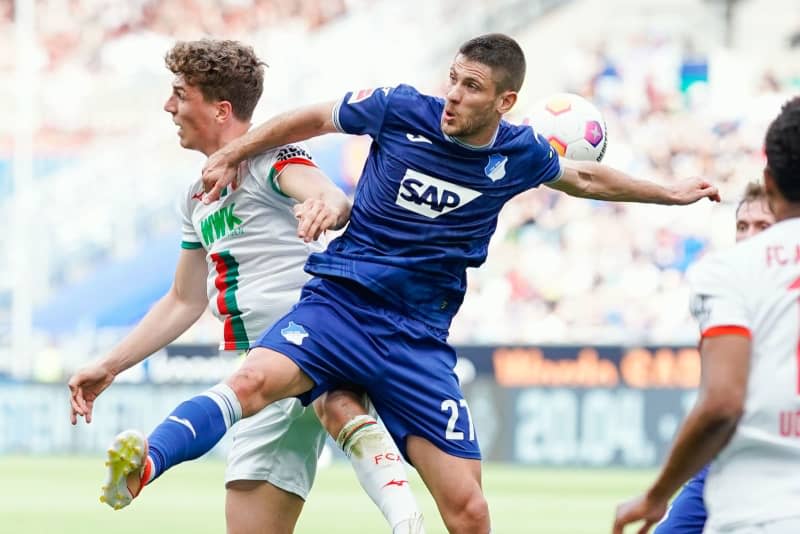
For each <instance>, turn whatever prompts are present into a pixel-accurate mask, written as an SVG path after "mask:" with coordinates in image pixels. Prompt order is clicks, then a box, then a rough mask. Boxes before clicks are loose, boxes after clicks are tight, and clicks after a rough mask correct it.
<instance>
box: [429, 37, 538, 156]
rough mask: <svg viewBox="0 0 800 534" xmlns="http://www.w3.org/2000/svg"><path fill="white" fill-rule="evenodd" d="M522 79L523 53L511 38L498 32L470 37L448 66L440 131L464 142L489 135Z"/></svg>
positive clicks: (510, 103)
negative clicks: (448, 72) (445, 96)
mask: <svg viewBox="0 0 800 534" xmlns="http://www.w3.org/2000/svg"><path fill="white" fill-rule="evenodd" d="M524 79H525V54H524V53H523V52H522V48H520V46H519V44H517V42H516V41H515V40H514V39H512V38H511V37H508V36H507V35H503V34H499V33H491V34H488V35H482V36H480V37H475V38H474V39H470V40H469V41H467V42H466V43H464V44H463V45H461V48H459V50H458V54H456V57H455V58H454V59H453V63H452V65H451V66H450V83H449V85H448V90H447V101H446V103H445V108H444V112H443V113H442V120H441V124H442V131H443V132H444V133H446V134H447V135H451V136H454V137H459V138H461V139H463V140H465V141H467V142H470V140H471V139H481V138H482V137H484V136H485V135H486V134H487V133H488V134H489V135H491V134H492V133H494V130H495V128H497V124H498V123H499V122H500V118H501V117H502V115H503V114H504V113H506V112H507V111H509V110H510V109H511V108H512V107H513V106H514V103H515V102H516V101H517V93H518V92H519V90H520V88H521V87H522V82H523V80H524Z"/></svg>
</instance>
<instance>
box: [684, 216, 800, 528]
mask: <svg viewBox="0 0 800 534" xmlns="http://www.w3.org/2000/svg"><path fill="white" fill-rule="evenodd" d="M689 283H690V286H691V290H692V305H691V307H692V314H693V315H694V317H695V318H696V319H697V321H698V322H699V323H700V330H701V334H702V336H703V337H712V336H715V335H721V334H740V335H744V336H749V337H750V338H751V339H752V351H751V360H750V373H749V379H748V384H747V396H746V399H745V408H744V414H743V416H742V418H741V420H740V422H739V425H738V427H737V429H736V432H735V433H734V435H733V438H732V439H731V441H730V443H728V445H727V446H726V447H725V449H723V451H722V452H721V453H720V454H719V456H718V457H717V458H716V459H715V460H714V462H713V463H712V464H711V470H710V471H709V475H708V479H707V482H706V488H705V502H706V506H707V507H708V511H709V522H708V524H709V528H710V529H721V528H726V527H733V526H736V525H742V524H751V523H758V522H764V521H770V520H776V519H779V518H786V517H791V516H800V506H799V505H798V504H799V503H800V368H798V367H799V364H800V219H798V218H794V219H788V220H785V221H781V222H779V223H777V224H775V225H773V226H772V227H771V228H769V229H768V230H765V231H764V232H762V233H760V234H759V235H756V236H754V237H751V238H749V239H747V240H744V241H742V242H740V243H738V244H737V245H736V246H734V247H732V248H731V249H729V250H726V251H723V252H721V253H718V254H712V255H710V256H708V257H707V258H705V259H703V260H702V261H700V262H699V263H698V264H697V265H695V266H693V268H692V269H691V270H690V272H689Z"/></svg>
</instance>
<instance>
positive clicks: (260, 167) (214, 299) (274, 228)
mask: <svg viewBox="0 0 800 534" xmlns="http://www.w3.org/2000/svg"><path fill="white" fill-rule="evenodd" d="M288 165H311V166H315V165H314V163H313V161H312V159H311V154H310V153H309V152H308V150H307V149H306V148H305V147H304V146H302V145H300V144H294V145H285V146H282V147H278V148H275V149H272V150H269V151H267V152H264V153H263V154H260V155H258V156H256V157H254V158H251V159H248V160H246V161H244V162H242V164H241V165H240V167H239V180H238V184H237V186H236V187H235V188H234V187H233V186H232V185H231V186H228V187H227V188H226V189H225V191H223V192H222V195H221V196H220V199H219V200H218V201H216V202H212V203H211V204H209V205H205V204H203V201H202V197H203V183H202V181H201V180H199V179H198V180H197V181H196V182H194V183H193V184H191V186H190V187H189V188H188V190H187V192H186V197H185V199H184V202H182V203H181V212H182V216H183V237H182V242H181V247H182V248H185V249H195V248H200V247H202V248H204V249H205V251H206V261H207V262H208V279H207V283H206V288H207V291H208V299H209V305H210V306H211V310H212V311H213V312H214V315H216V316H217V318H219V319H220V320H221V321H222V322H223V324H224V333H223V341H222V343H221V344H220V349H221V350H243V349H247V348H248V347H249V346H250V344H251V343H252V342H253V341H255V340H256V339H257V338H258V336H260V335H261V333H262V332H263V331H264V330H265V329H266V328H267V327H269V326H270V325H271V324H272V323H273V322H274V321H275V320H277V319H278V318H279V317H280V316H281V315H283V314H284V313H286V312H287V311H288V310H289V308H290V307H291V306H292V305H293V304H294V303H295V302H297V299H298V298H299V296H300V289H301V288H302V286H303V284H305V283H306V281H307V280H308V279H309V275H308V274H306V273H305V272H304V271H303V265H304V264H305V261H306V258H307V257H308V255H309V254H310V253H312V252H318V251H320V250H322V249H323V248H324V246H323V245H322V244H321V243H319V242H313V243H304V242H303V241H302V240H301V239H300V238H298V237H297V220H296V219H295V217H294V213H293V212H292V206H293V205H294V204H296V203H297V202H296V201H295V200H294V199H292V198H289V197H287V196H286V195H284V194H283V193H282V192H281V191H280V188H279V187H278V183H277V179H278V176H279V175H280V173H281V171H283V169H284V168H286V166H288Z"/></svg>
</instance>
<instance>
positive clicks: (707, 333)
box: [700, 324, 753, 339]
mask: <svg viewBox="0 0 800 534" xmlns="http://www.w3.org/2000/svg"><path fill="white" fill-rule="evenodd" d="M719 336H742V337H746V338H747V339H752V338H753V335H752V334H751V333H750V329H749V328H747V327H744V326H739V325H733V324H730V325H723V326H712V327H711V328H706V329H705V330H704V331H703V333H702V334H701V335H700V337H702V338H703V339H705V338H707V337H719Z"/></svg>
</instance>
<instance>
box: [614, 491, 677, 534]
mask: <svg viewBox="0 0 800 534" xmlns="http://www.w3.org/2000/svg"><path fill="white" fill-rule="evenodd" d="M666 513H667V501H657V500H654V499H652V498H649V497H648V496H647V494H645V495H642V496H640V497H636V498H635V499H631V500H630V501H627V502H624V503H622V504H620V505H619V506H617V512H616V516H615V517H614V530H613V534H623V529H624V528H625V525H628V524H630V523H635V522H636V521H643V523H642V525H641V526H640V527H639V530H637V531H636V532H637V534H647V532H648V531H649V530H650V527H652V526H653V525H655V524H656V523H658V522H659V521H661V518H662V517H664V514H666Z"/></svg>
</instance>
